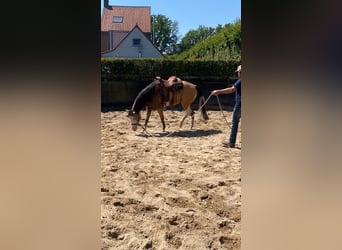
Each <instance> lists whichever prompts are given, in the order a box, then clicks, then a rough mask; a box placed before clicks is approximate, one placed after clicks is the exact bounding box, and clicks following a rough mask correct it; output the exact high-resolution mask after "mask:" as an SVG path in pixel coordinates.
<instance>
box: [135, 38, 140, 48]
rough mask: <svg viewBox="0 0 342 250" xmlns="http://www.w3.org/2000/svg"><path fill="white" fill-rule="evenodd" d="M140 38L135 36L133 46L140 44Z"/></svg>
mask: <svg viewBox="0 0 342 250" xmlns="http://www.w3.org/2000/svg"><path fill="white" fill-rule="evenodd" d="M140 42H141V41H140V39H139V38H133V46H139V45H140Z"/></svg>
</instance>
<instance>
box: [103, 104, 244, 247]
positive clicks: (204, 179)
mask: <svg viewBox="0 0 342 250" xmlns="http://www.w3.org/2000/svg"><path fill="white" fill-rule="evenodd" d="M141 114H142V121H140V124H143V123H144V119H145V112H142V113H141ZM183 114H184V113H183V112H181V111H175V110H167V111H165V112H164V115H165V122H166V132H164V133H163V132H162V125H161V122H160V119H159V116H158V113H157V112H156V111H154V112H152V115H151V118H150V121H149V124H148V128H147V132H148V133H149V135H147V134H146V133H142V128H141V127H139V128H138V130H137V131H136V132H134V131H132V129H131V126H130V121H129V119H128V118H127V113H126V112H124V111H109V112H102V113H101V159H102V160H101V193H102V196H101V240H102V249H113V250H114V249H116V250H117V249H122V250H126V249H156V250H164V249H165V250H169V249H184V250H189V249H194V250H201V249H225V250H226V249H241V236H240V233H241V130H239V133H238V138H237V147H236V148H225V147H223V146H222V144H221V142H222V141H223V140H224V139H227V138H228V135H229V133H230V128H229V127H228V125H227V123H226V121H225V119H224V117H223V114H224V116H225V117H226V119H227V121H228V123H229V124H231V115H232V112H228V111H224V112H223V114H222V112H221V111H208V115H209V120H208V121H207V122H204V121H203V120H202V119H201V118H200V115H199V113H198V112H196V115H195V123H194V127H193V129H192V130H190V118H187V119H186V120H185V122H184V125H183V128H181V129H179V122H180V120H181V118H182V116H183ZM241 122H242V120H241ZM240 127H241V123H240ZM169 132H173V133H172V134H169ZM166 135H168V136H166Z"/></svg>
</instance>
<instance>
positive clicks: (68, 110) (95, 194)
mask: <svg viewBox="0 0 342 250" xmlns="http://www.w3.org/2000/svg"><path fill="white" fill-rule="evenodd" d="M2 10H6V11H4V12H6V13H7V14H4V15H2V16H1V19H2V21H3V22H2V23H3V24H5V27H4V29H3V34H2V40H3V41H4V46H2V53H1V54H2V56H1V57H2V60H1V67H0V71H1V73H0V78H1V79H0V82H1V91H0V95H1V97H0V102H1V104H0V109H1V123H0V124H1V125H0V131H1V146H0V147H1V155H2V157H1V160H0V166H1V168H0V169H1V172H0V176H1V180H0V186H1V187H0V190H1V191H0V192H1V197H2V199H1V205H0V212H1V213H0V214H1V215H0V221H1V226H0V248H1V249H100V247H101V242H100V219H101V209H100V164H101V159H100V153H101V152H100V100H101V96H100V95H101V94H100V93H101V91H100V72H101V70H100V57H99V55H100V16H101V10H100V1H63V0H62V1H35V0H33V1H29V2H28V1H12V2H8V3H4V5H3V8H2Z"/></svg>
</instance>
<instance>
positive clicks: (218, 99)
mask: <svg viewBox="0 0 342 250" xmlns="http://www.w3.org/2000/svg"><path fill="white" fill-rule="evenodd" d="M216 98H217V102H218V104H219V107H220V110H221V113H222V116H223V118H224V120H225V121H226V123H227V125H228V127H229V128H230V129H231V128H232V127H231V126H230V124H229V123H228V121H227V119H226V117H225V116H224V113H223V109H222V105H221V102H220V98H219V97H218V96H216Z"/></svg>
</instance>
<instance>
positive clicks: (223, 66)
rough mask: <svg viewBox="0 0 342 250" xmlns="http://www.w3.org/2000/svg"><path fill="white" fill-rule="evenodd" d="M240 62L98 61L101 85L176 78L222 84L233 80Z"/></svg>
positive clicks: (106, 59)
mask: <svg viewBox="0 0 342 250" xmlns="http://www.w3.org/2000/svg"><path fill="white" fill-rule="evenodd" d="M239 64H240V62H239V61H204V60H169V59H117V58H110V59H109V58H102V59H101V73H102V74H101V76H102V80H103V81H112V80H150V79H153V78H154V77H155V76H161V77H163V78H168V77H169V76H171V75H177V76H179V77H181V78H186V79H201V80H209V79H215V80H222V81H227V80H228V79H229V78H231V77H234V76H235V73H234V71H235V70H236V68H237V66H238V65H239Z"/></svg>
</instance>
